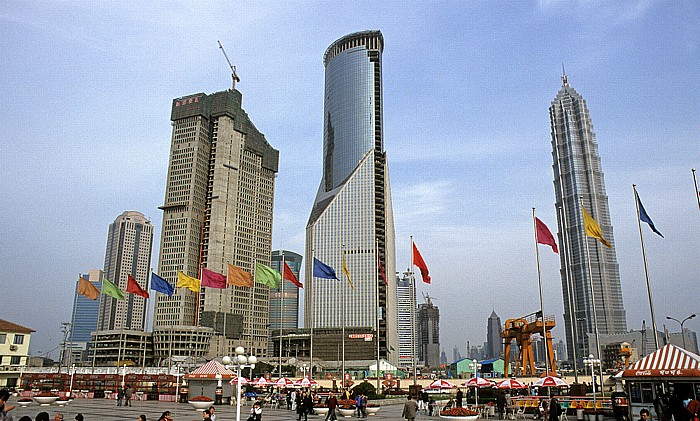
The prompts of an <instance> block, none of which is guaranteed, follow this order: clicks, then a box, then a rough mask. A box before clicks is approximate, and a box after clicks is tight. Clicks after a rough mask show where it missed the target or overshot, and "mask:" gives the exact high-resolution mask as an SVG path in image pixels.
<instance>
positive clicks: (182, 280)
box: [176, 271, 201, 292]
mask: <svg viewBox="0 0 700 421" xmlns="http://www.w3.org/2000/svg"><path fill="white" fill-rule="evenodd" d="M200 284H201V281H200V280H199V279H197V278H193V277H191V276H187V275H185V274H184V273H182V272H179V271H178V272H177V285H176V286H177V287H178V288H187V289H189V290H190V291H192V292H199V286H200Z"/></svg>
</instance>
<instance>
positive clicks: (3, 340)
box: [0, 333, 7, 344]
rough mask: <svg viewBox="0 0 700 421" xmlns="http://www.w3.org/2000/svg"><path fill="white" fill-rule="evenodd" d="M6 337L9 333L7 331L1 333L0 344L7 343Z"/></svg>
mask: <svg viewBox="0 0 700 421" xmlns="http://www.w3.org/2000/svg"><path fill="white" fill-rule="evenodd" d="M5 339H7V334H6V333H0V344H4V343H5Z"/></svg>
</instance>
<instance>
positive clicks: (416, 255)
mask: <svg viewBox="0 0 700 421" xmlns="http://www.w3.org/2000/svg"><path fill="white" fill-rule="evenodd" d="M413 264H414V265H415V266H417V267H418V269H420V276H421V278H423V282H425V283H426V284H429V283H430V275H428V274H429V273H430V272H429V271H428V265H426V264H425V260H423V256H421V255H420V252H419V251H418V247H416V243H413Z"/></svg>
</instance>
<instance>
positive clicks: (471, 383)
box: [462, 377, 493, 405]
mask: <svg viewBox="0 0 700 421" xmlns="http://www.w3.org/2000/svg"><path fill="white" fill-rule="evenodd" d="M492 384H493V383H491V381H490V380H486V379H485V378H483V377H472V378H471V379H469V380H467V381H466V382H464V383H462V386H467V387H473V388H474V399H475V404H476V405H479V388H480V387H487V386H491V385H492Z"/></svg>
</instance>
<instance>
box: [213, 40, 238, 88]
mask: <svg viewBox="0 0 700 421" xmlns="http://www.w3.org/2000/svg"><path fill="white" fill-rule="evenodd" d="M216 42H218V43H219V48H221V52H222V53H224V57H225V58H226V62H228V67H230V68H231V79H233V83H232V85H231V90H234V89H236V82H240V81H241V79H240V78H239V77H238V74H237V73H236V66H234V65H233V64H231V60H229V59H228V55H226V50H224V46H223V45H221V41H219V40H217V41H216Z"/></svg>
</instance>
